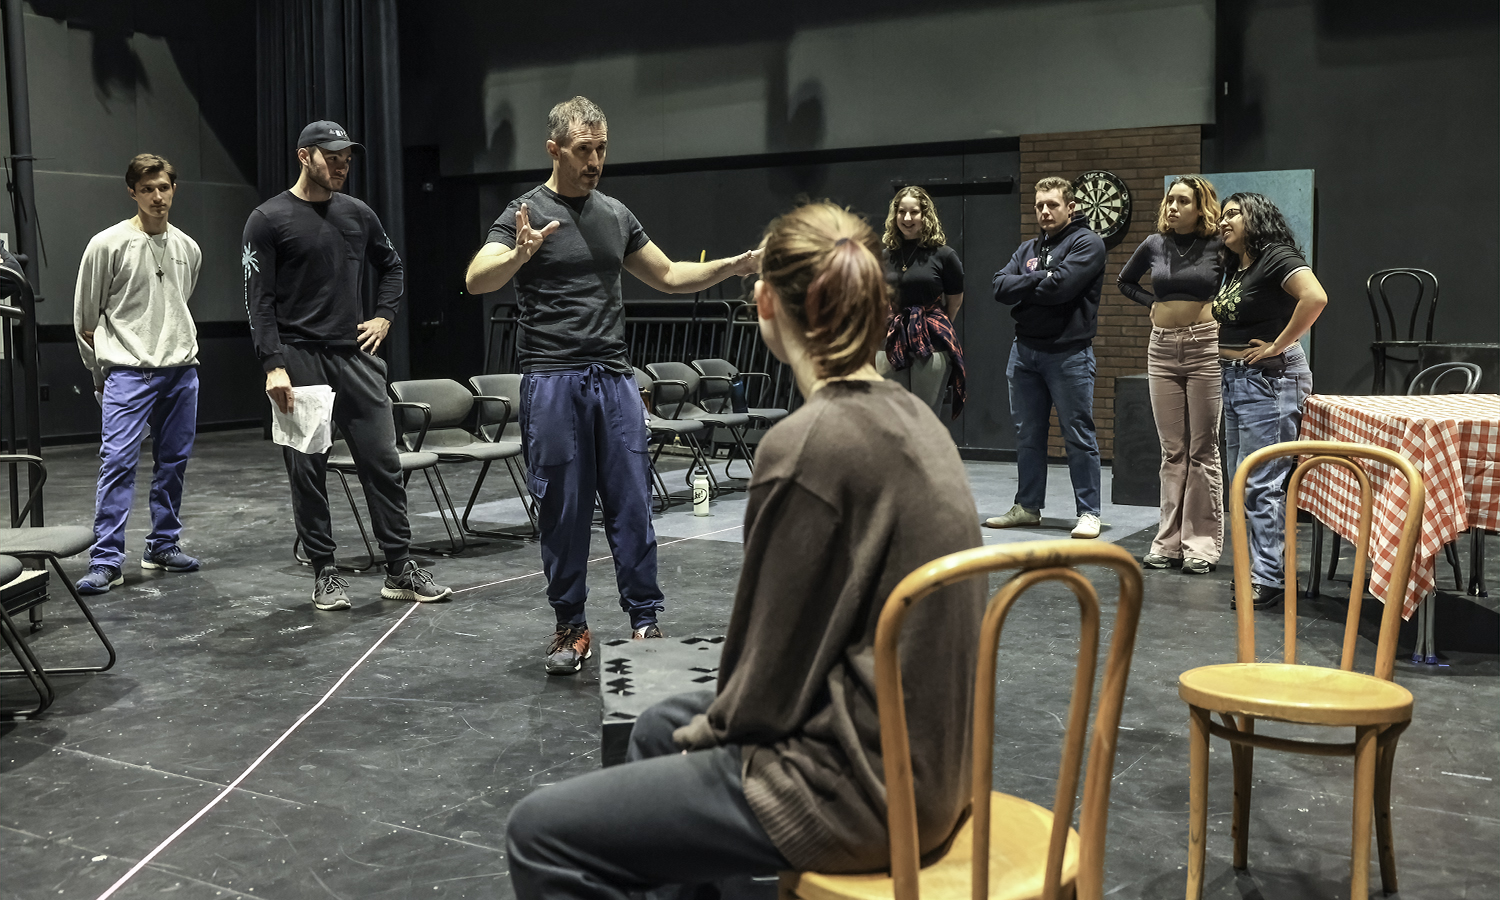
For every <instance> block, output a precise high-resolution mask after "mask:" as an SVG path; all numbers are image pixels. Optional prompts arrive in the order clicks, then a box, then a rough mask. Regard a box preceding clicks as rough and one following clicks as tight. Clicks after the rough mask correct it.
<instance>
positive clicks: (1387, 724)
mask: <svg viewBox="0 0 1500 900" xmlns="http://www.w3.org/2000/svg"><path fill="white" fill-rule="evenodd" d="M1284 456H1301V457H1303V460H1302V462H1301V463H1300V464H1298V466H1297V468H1296V469H1294V470H1293V471H1292V478H1291V482H1290V484H1289V486H1288V488H1287V498H1286V566H1285V573H1286V584H1287V589H1286V597H1285V622H1286V636H1285V638H1284V645H1285V651H1284V659H1285V662H1283V663H1258V662H1256V661H1255V618H1254V616H1255V611H1254V608H1253V607H1254V604H1253V603H1252V602H1251V597H1250V556H1249V550H1248V542H1247V541H1246V535H1245V482H1246V480H1247V478H1248V476H1249V474H1250V472H1251V471H1252V470H1254V469H1255V468H1256V467H1257V466H1259V465H1262V464H1264V463H1267V462H1269V461H1271V460H1273V459H1278V458H1280V457H1284ZM1357 459H1364V460H1372V461H1374V462H1378V463H1382V464H1384V465H1386V466H1390V467H1391V468H1392V470H1393V471H1392V473H1391V474H1392V476H1394V475H1395V474H1396V472H1397V471H1399V472H1400V473H1401V474H1402V475H1404V476H1405V478H1406V485H1407V487H1406V493H1407V497H1406V503H1405V505H1404V509H1405V510H1406V522H1405V524H1404V525H1403V526H1402V528H1401V537H1400V541H1399V542H1398V544H1397V547H1396V558H1395V564H1394V566H1393V568H1392V573H1391V587H1390V592H1389V593H1388V594H1387V596H1386V598H1385V610H1384V612H1383V613H1382V615H1381V618H1380V637H1379V640H1378V642H1377V644H1376V647H1375V674H1374V675H1363V674H1360V673H1358V672H1355V671H1353V669H1354V652H1355V647H1356V645H1357V644H1358V641H1359V611H1360V603H1361V601H1362V600H1363V597H1364V584H1365V577H1364V576H1365V565H1366V563H1367V561H1368V560H1367V554H1368V549H1369V544H1370V519H1371V515H1372V513H1373V509H1374V496H1373V492H1372V490H1371V487H1370V478H1369V476H1368V475H1367V474H1366V473H1365V470H1364V468H1363V466H1361V465H1360V464H1359V463H1357V462H1356V461H1355V460H1357ZM1320 465H1333V466H1338V467H1340V468H1343V469H1345V470H1347V471H1348V472H1349V473H1350V474H1351V475H1353V476H1354V479H1355V480H1356V481H1357V482H1358V483H1359V492H1360V517H1359V539H1358V541H1357V542H1356V544H1355V555H1354V572H1353V577H1352V579H1351V587H1350V589H1349V612H1348V616H1347V617H1346V619H1345V622H1344V648H1343V655H1342V657H1341V659H1340V661H1339V668H1337V669H1331V668H1328V667H1324V666H1300V665H1297V591H1296V589H1295V587H1294V585H1295V584H1296V572H1297V541H1296V537H1297V491H1298V488H1299V486H1300V485H1301V483H1302V478H1303V476H1304V475H1306V474H1307V472H1308V471H1309V470H1311V469H1313V468H1315V467H1317V466H1320ZM1229 496H1230V503H1231V509H1230V513H1231V518H1230V525H1231V528H1232V529H1233V539H1234V592H1235V597H1236V600H1237V601H1238V602H1237V603H1236V607H1237V609H1236V619H1237V622H1238V640H1237V645H1238V661H1237V662H1235V663H1231V664H1226V665H1217V666H1203V667H1202V668H1198V669H1191V670H1189V671H1187V672H1184V673H1182V676H1181V678H1180V679H1179V684H1178V695H1179V696H1181V697H1182V699H1183V700H1185V701H1186V702H1187V704H1188V709H1189V713H1190V715H1189V718H1188V724H1189V740H1190V741H1191V757H1190V763H1189V767H1190V768H1189V773H1190V774H1189V823H1188V879H1187V898H1188V900H1198V898H1199V897H1201V896H1202V895H1203V862H1204V851H1205V845H1206V839H1207V838H1206V835H1205V830H1206V828H1207V821H1208V738H1209V735H1211V734H1212V735H1216V736H1218V737H1221V738H1224V739H1225V740H1227V741H1229V742H1230V756H1231V759H1232V761H1233V765H1234V818H1233V819H1232V832H1231V833H1232V835H1233V839H1234V867H1235V868H1236V869H1244V868H1245V867H1246V859H1247V850H1248V842H1249V828H1250V785H1251V780H1252V779H1251V769H1252V764H1253V761H1254V755H1253V754H1254V752H1255V748H1256V747H1262V748H1265V749H1267V750H1285V751H1288V752H1292V753H1308V754H1312V755H1314V756H1352V757H1354V843H1353V857H1354V858H1353V862H1352V872H1351V878H1350V887H1349V893H1350V896H1351V897H1354V898H1356V900H1365V898H1367V897H1369V879H1370V871H1369V869H1370V817H1371V809H1372V807H1373V810H1374V817H1375V834H1376V843H1377V844H1378V845H1379V848H1380V881H1381V886H1382V887H1383V888H1384V889H1385V891H1386V892H1387V893H1389V892H1392V891H1395V890H1396V850H1395V846H1394V844H1393V843H1392V839H1391V769H1392V766H1393V765H1394V763H1395V758H1396V740H1397V739H1398V738H1399V737H1400V736H1401V732H1403V731H1405V730H1406V727H1407V726H1408V725H1410V724H1411V711H1412V696H1411V692H1410V691H1408V690H1407V689H1406V688H1404V687H1401V686H1400V685H1398V684H1396V683H1394V682H1393V681H1392V680H1391V676H1392V672H1393V670H1394V669H1395V660H1396V637H1397V633H1398V631H1399V629H1400V623H1401V606H1402V601H1403V599H1404V597H1405V594H1406V587H1407V583H1408V579H1409V577H1410V574H1411V561H1412V555H1413V553H1415V551H1416V543H1417V532H1418V529H1419V528H1420V526H1421V522H1422V504H1423V500H1424V488H1423V485H1422V477H1421V475H1419V474H1418V473H1417V470H1416V467H1415V466H1413V465H1412V464H1411V463H1410V462H1409V461H1408V460H1406V459H1405V458H1404V457H1402V456H1400V455H1399V454H1397V453H1395V452H1393V451H1390V450H1387V449H1385V448H1383V447H1367V446H1362V445H1359V444H1342V443H1336V442H1334V441H1291V442H1288V443H1284V444H1275V445H1273V446H1270V447H1266V448H1264V449H1261V450H1257V451H1256V452H1254V453H1252V454H1250V456H1249V458H1248V459H1246V460H1245V462H1244V464H1243V465H1241V466H1240V468H1239V471H1238V472H1236V473H1235V475H1234V485H1233V487H1231V488H1230V494H1229ZM1212 713H1218V714H1219V716H1220V717H1221V718H1222V719H1223V720H1224V724H1223V725H1218V724H1215V723H1214V722H1213V721H1212V720H1211V719H1210V714H1212ZM1257 719H1269V720H1272V721H1277V722H1294V723H1298V724H1302V725H1326V726H1329V727H1339V726H1345V727H1347V726H1350V725H1352V726H1354V742H1353V743H1349V744H1330V743H1323V742H1320V741H1302V740H1288V739H1285V738H1277V737H1270V736H1267V735H1260V734H1256V733H1255V721H1256V720H1257Z"/></svg>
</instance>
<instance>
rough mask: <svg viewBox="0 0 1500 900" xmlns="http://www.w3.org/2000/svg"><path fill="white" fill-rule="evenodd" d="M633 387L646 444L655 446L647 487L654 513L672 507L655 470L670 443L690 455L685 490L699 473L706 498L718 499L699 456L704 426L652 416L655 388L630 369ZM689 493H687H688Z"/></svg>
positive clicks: (669, 494)
mask: <svg viewBox="0 0 1500 900" xmlns="http://www.w3.org/2000/svg"><path fill="white" fill-rule="evenodd" d="M633 371H634V372H635V385H636V387H637V388H639V389H640V391H641V397H642V402H643V403H644V404H645V406H646V416H647V418H646V430H647V431H648V432H650V442H651V443H652V444H653V445H655V449H654V450H652V451H651V484H652V488H653V490H655V492H656V495H657V502H658V504H659V505H658V506H657V512H666V510H667V507H668V506H670V505H671V503H672V492H671V491H669V490H667V483H666V482H665V481H663V480H662V477H661V472H660V471H659V470H658V469H657V468H656V462H657V460H658V459H660V458H661V452H662V450H663V449H664V448H665V447H666V446H667V445H668V444H671V443H673V442H674V441H675V442H676V443H678V444H679V445H681V446H683V447H686V448H687V449H688V450H689V451H690V452H691V453H692V454H693V464H692V465H691V466H689V467H688V469H687V472H686V474H685V476H684V479H683V480H684V481H685V482H686V483H687V484H688V486H689V488H691V487H692V481H693V472H694V471H695V470H697V469H700V468H701V469H702V470H703V471H705V472H707V473H708V489H709V496H710V497H717V496H718V495H719V483H718V479H717V478H715V477H714V470H713V469H712V468H710V467H709V465H708V458H707V457H706V456H705V455H704V453H703V446H702V445H701V444H699V443H698V436H699V435H701V434H702V433H703V432H704V431H705V430H706V426H705V425H704V423H703V422H702V421H700V420H698V419H666V418H663V417H661V416H659V415H657V414H656V386H655V382H653V381H652V380H651V376H650V375H647V374H646V373H645V372H642V371H641V370H640V369H634V370H633ZM689 493H691V491H689Z"/></svg>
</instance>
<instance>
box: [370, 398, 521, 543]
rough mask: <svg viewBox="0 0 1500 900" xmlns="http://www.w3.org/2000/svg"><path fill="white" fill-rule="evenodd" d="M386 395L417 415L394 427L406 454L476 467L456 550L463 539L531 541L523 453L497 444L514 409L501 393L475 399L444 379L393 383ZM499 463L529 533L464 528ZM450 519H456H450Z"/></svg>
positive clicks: (510, 444)
mask: <svg viewBox="0 0 1500 900" xmlns="http://www.w3.org/2000/svg"><path fill="white" fill-rule="evenodd" d="M481 377H484V376H481ZM490 377H503V376H490ZM515 387H516V389H513V390H512V394H519V390H518V389H519V382H517V384H516V386H515ZM390 391H391V397H392V398H393V399H394V400H396V401H397V404H396V405H398V406H402V405H406V406H408V407H410V408H413V409H416V410H420V411H421V413H422V415H423V417H424V418H423V420H422V421H420V422H418V421H416V417H415V416H414V415H412V414H411V413H407V415H406V417H405V419H404V421H403V422H402V427H400V428H398V432H400V435H399V437H400V439H402V440H406V441H407V442H408V444H409V446H410V449H412V450H419V451H426V452H430V453H435V454H437V457H438V460H439V461H440V462H446V463H455V462H477V463H481V464H482V467H481V468H480V470H479V476H478V477H477V478H476V479H475V480H474V488H473V490H471V491H470V492H469V502H468V504H467V505H466V506H465V507H464V512H463V517H462V518H461V519H459V523H460V525H459V527H460V532H461V533H460V535H459V537H458V546H457V550H462V549H463V546H464V539H463V534H471V535H479V536H487V537H503V538H529V537H534V536H535V535H536V527H537V526H536V514H535V510H534V509H533V506H532V504H531V502H530V495H529V494H528V493H527V491H526V487H525V483H524V479H523V477H522V475H523V474H524V467H522V468H521V469H520V470H519V472H518V466H520V465H521V456H522V452H523V451H522V446H521V443H520V441H519V440H515V441H512V440H503V439H501V434H502V433H503V432H504V431H505V429H506V428H507V427H508V426H509V424H510V420H511V414H512V411H513V409H514V405H513V404H512V403H511V398H510V397H509V396H505V395H502V394H477V395H476V394H473V393H470V391H469V389H468V388H466V387H464V386H463V385H461V384H459V383H458V382H456V381H453V380H451V379H448V378H429V379H423V380H419V381H395V382H392V383H391V385H390ZM476 402H477V403H479V407H480V408H479V414H478V419H477V423H476V425H475V427H474V430H472V431H471V430H469V428H468V427H467V424H466V423H467V422H468V421H469V417H470V414H471V413H472V412H473V411H474V407H475V403H476ZM496 406H499V407H500V409H501V414H500V416H499V417H492V415H491V414H490V413H489V411H490V410H492V409H493V408H494V407H496ZM413 434H416V435H417V437H416V441H415V443H414V444H412V443H411V435H413ZM500 460H503V461H504V462H505V465H506V470H507V471H508V472H509V473H510V478H511V483H512V484H514V485H515V488H516V492H517V494H518V495H519V496H520V497H521V504H522V506H523V507H524V508H525V510H526V516H527V518H528V520H529V521H530V525H531V530H530V532H529V533H525V534H517V533H512V532H505V531H480V530H478V529H474V528H471V527H470V526H469V515H470V514H471V513H472V512H473V510H474V503H475V501H476V500H478V498H479V491H480V489H481V488H482V487H483V486H484V480H485V477H486V476H488V475H489V472H490V466H491V465H492V464H494V463H495V462H497V461H500ZM434 471H437V473H438V474H437V479H438V484H439V485H443V496H444V497H447V494H448V488H447V486H446V485H444V484H443V476H442V473H441V471H438V470H436V469H434ZM448 508H449V509H450V510H451V509H452V508H453V501H452V500H451V499H449V500H448ZM455 518H458V517H457V516H455ZM455 552H456V551H455Z"/></svg>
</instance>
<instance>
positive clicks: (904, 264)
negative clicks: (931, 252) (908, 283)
mask: <svg viewBox="0 0 1500 900" xmlns="http://www.w3.org/2000/svg"><path fill="white" fill-rule="evenodd" d="M921 249H922V245H921V244H918V245H917V246H915V247H913V248H912V251H911V255H910V256H906V255H905V254H902V260H901V271H903V272H905V271H906V270H907V268H909V267H910V266H911V264H912V262H913V261H915V260H916V258H917V253H918V252H919V251H920V250H921Z"/></svg>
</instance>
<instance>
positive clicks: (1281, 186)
mask: <svg viewBox="0 0 1500 900" xmlns="http://www.w3.org/2000/svg"><path fill="white" fill-rule="evenodd" d="M1176 177H1177V176H1176V175H1168V176H1167V177H1166V178H1165V179H1164V180H1163V182H1162V190H1163V191H1165V190H1166V189H1167V188H1169V187H1171V185H1172V179H1173V178H1176ZM1203 177H1205V178H1207V179H1208V180H1209V181H1211V182H1213V185H1214V190H1216V191H1218V192H1219V202H1220V203H1223V202H1224V200H1225V198H1227V197H1228V196H1229V195H1231V194H1241V193H1254V194H1264V195H1265V196H1266V197H1269V198H1270V200H1271V202H1272V203H1275V204H1276V205H1277V206H1278V207H1279V208H1280V209H1281V214H1282V215H1284V216H1286V221H1287V224H1288V225H1290V226H1292V234H1294V235H1296V236H1297V245H1298V247H1300V248H1301V250H1302V255H1303V256H1304V257H1306V259H1307V264H1308V265H1310V266H1312V267H1313V271H1317V268H1318V262H1317V260H1316V259H1314V258H1313V254H1314V253H1316V252H1317V220H1316V219H1315V218H1314V217H1313V170H1312V169H1280V170H1277V171H1272V172H1218V173H1208V172H1205V173H1204V176H1203Z"/></svg>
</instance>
